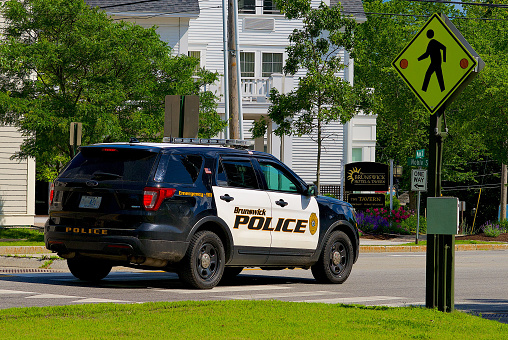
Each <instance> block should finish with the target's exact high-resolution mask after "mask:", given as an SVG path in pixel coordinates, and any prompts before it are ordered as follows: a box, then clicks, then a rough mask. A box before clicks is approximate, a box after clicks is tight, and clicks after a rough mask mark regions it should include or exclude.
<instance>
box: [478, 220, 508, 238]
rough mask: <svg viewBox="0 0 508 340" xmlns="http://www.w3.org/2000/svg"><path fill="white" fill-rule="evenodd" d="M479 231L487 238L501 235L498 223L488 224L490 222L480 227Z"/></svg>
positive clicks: (501, 231)
mask: <svg viewBox="0 0 508 340" xmlns="http://www.w3.org/2000/svg"><path fill="white" fill-rule="evenodd" d="M480 230H481V231H483V233H484V234H485V236H488V237H498V236H499V235H501V233H503V230H502V227H500V226H499V223H490V221H488V222H486V223H485V224H484V225H482V226H481V227H480Z"/></svg>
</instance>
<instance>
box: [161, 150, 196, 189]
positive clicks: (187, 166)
mask: <svg viewBox="0 0 508 340" xmlns="http://www.w3.org/2000/svg"><path fill="white" fill-rule="evenodd" d="M202 165H203V158H202V157H201V156H198V155H182V154H166V155H163V156H162V158H161V161H160V162H159V167H158V169H157V172H156V174H155V181H156V182H164V183H177V184H193V183H194V182H196V180H197V179H198V176H199V173H200V172H201V166H202Z"/></svg>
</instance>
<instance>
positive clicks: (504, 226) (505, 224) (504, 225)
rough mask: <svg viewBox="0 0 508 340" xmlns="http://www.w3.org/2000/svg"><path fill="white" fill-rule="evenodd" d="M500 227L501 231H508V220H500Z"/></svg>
mask: <svg viewBox="0 0 508 340" xmlns="http://www.w3.org/2000/svg"><path fill="white" fill-rule="evenodd" d="M498 223H499V229H501V232H503V233H508V220H507V219H504V220H502V221H499V222H498Z"/></svg>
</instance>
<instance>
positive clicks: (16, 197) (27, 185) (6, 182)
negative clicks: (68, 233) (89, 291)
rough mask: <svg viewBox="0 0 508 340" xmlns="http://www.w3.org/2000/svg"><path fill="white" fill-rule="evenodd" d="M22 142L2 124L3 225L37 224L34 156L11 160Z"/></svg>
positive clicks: (0, 195)
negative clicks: (35, 220) (35, 217)
mask: <svg viewBox="0 0 508 340" xmlns="http://www.w3.org/2000/svg"><path fill="white" fill-rule="evenodd" d="M3 25H4V20H3V18H1V17H0V28H1V27H3ZM22 143H23V136H22V134H21V133H20V132H19V131H18V130H17V129H16V128H15V127H13V126H5V125H1V124H0V226H12V225H33V224H34V215H35V160H34V159H33V158H28V159H25V160H21V161H19V160H11V156H12V155H14V154H15V153H16V152H18V151H19V148H20V145H21V144H22Z"/></svg>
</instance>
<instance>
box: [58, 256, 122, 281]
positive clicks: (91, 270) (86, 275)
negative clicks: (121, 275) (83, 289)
mask: <svg viewBox="0 0 508 340" xmlns="http://www.w3.org/2000/svg"><path fill="white" fill-rule="evenodd" d="M67 267H69V270H70V271H71V273H72V275H74V276H75V277H76V278H78V279H80V280H83V281H90V282H96V281H100V280H102V279H103V278H105V277H106V276H108V274H109V272H110V271H111V268H113V266H112V265H111V263H109V262H108V261H105V260H99V259H93V258H86V257H75V258H72V259H67Z"/></svg>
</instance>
